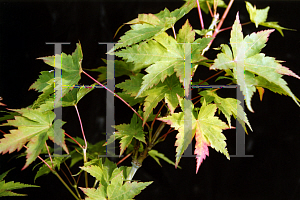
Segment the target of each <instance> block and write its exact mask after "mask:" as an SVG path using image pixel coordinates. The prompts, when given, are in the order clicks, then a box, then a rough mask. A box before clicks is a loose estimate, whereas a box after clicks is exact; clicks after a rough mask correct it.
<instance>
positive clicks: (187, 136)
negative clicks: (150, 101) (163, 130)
mask: <svg viewBox="0 0 300 200" xmlns="http://www.w3.org/2000/svg"><path fill="white" fill-rule="evenodd" d="M181 104H182V103H181ZM184 106H187V107H190V108H192V109H193V103H192V102H191V101H188V100H186V99H184V103H183V104H182V105H181V108H183V110H184ZM158 120H160V121H163V122H166V123H167V124H169V125H170V126H171V127H173V128H174V129H176V130H178V134H177V135H176V138H177V140H176V142H175V146H177V148H176V153H177V154H176V162H175V167H177V166H178V163H179V161H180V159H181V156H182V154H183V153H184V151H185V150H186V149H187V147H188V145H189V144H190V143H191V142H192V139H193V137H194V135H195V131H196V130H195V126H193V127H192V130H189V129H188V128H190V127H187V129H188V130H186V131H185V130H184V125H185V123H184V122H185V121H184V120H187V121H190V120H191V119H185V118H184V112H179V113H173V114H172V115H170V116H167V117H162V118H158ZM191 121H192V124H195V117H194V115H192V120H191Z"/></svg>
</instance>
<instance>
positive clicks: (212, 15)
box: [206, 1, 214, 17]
mask: <svg viewBox="0 0 300 200" xmlns="http://www.w3.org/2000/svg"><path fill="white" fill-rule="evenodd" d="M206 4H207V7H208V9H209V13H210V16H211V17H214V14H213V13H212V11H211V8H210V5H209V3H208V1H206Z"/></svg>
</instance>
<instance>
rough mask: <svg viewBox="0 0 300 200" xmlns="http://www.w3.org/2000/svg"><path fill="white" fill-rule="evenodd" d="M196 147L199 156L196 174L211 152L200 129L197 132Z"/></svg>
mask: <svg viewBox="0 0 300 200" xmlns="http://www.w3.org/2000/svg"><path fill="white" fill-rule="evenodd" d="M195 138H196V145H195V152H194V153H195V154H196V155H197V157H196V160H197V167H196V174H197V173H198V170H199V167H200V165H201V163H202V162H203V160H205V158H206V156H209V150H208V146H209V144H208V143H207V142H206V141H205V138H204V137H203V134H202V133H201V131H200V130H199V129H198V130H197V131H196V136H195Z"/></svg>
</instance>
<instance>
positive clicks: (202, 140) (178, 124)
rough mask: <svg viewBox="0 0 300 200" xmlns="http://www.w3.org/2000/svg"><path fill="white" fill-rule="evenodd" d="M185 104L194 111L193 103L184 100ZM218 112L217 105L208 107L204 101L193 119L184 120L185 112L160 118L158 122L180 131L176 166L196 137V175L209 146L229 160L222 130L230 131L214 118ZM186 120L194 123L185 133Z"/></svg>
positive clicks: (192, 116) (176, 144)
mask: <svg viewBox="0 0 300 200" xmlns="http://www.w3.org/2000/svg"><path fill="white" fill-rule="evenodd" d="M181 102H183V101H181ZM184 102H185V104H184V106H189V107H191V108H192V109H193V106H192V105H193V104H192V102H191V101H188V100H185V99H184ZM182 104H183V103H181V107H182V108H183V107H184V106H183V105H182ZM183 110H184V109H183ZM193 110H194V109H193ZM216 110H217V106H216V105H215V104H208V105H207V104H206V102H205V100H204V102H203V104H202V106H201V108H200V111H199V113H195V111H193V114H192V115H191V118H192V119H184V117H185V116H184V114H185V113H184V112H179V113H174V114H172V115H171V116H167V117H163V118H158V120H161V121H163V122H166V123H167V124H169V125H170V126H171V127H173V128H175V129H176V130H178V134H177V136H176V138H177V140H176V142H175V146H177V148H176V152H177V154H176V166H177V165H178V163H179V161H180V158H181V156H182V154H183V152H184V151H185V150H186V149H187V147H188V145H189V144H190V143H191V141H192V139H193V137H194V136H195V135H196V136H195V139H196V145H195V154H196V155H197V157H196V159H197V171H196V173H197V172H198V169H199V167H200V164H201V163H202V161H203V160H204V159H205V157H206V156H208V155H209V152H208V146H211V147H212V148H214V149H215V150H216V151H219V152H221V153H223V154H224V155H225V156H226V157H227V158H228V159H229V154H228V151H227V149H226V142H225V140H226V137H225V136H224V135H223V134H222V130H224V129H228V128H229V127H228V126H227V125H226V124H225V123H224V122H222V121H221V120H220V119H219V118H218V117H216V116H214V115H215V112H216ZM187 118H189V117H187ZM185 120H188V121H190V122H191V123H192V125H191V127H188V126H187V128H191V130H187V131H184V126H185Z"/></svg>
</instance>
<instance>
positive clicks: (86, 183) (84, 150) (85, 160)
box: [74, 104, 88, 188]
mask: <svg viewBox="0 0 300 200" xmlns="http://www.w3.org/2000/svg"><path fill="white" fill-rule="evenodd" d="M74 107H75V109H76V112H77V116H78V119H79V123H80V128H81V132H82V136H83V139H84V144H85V146H84V148H83V149H82V151H83V162H84V163H86V162H87V156H86V150H87V141H86V138H85V134H84V130H83V126H82V121H81V117H80V114H79V111H78V108H77V105H76V104H75V105H74ZM84 179H85V187H86V188H88V174H87V172H86V171H84Z"/></svg>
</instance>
